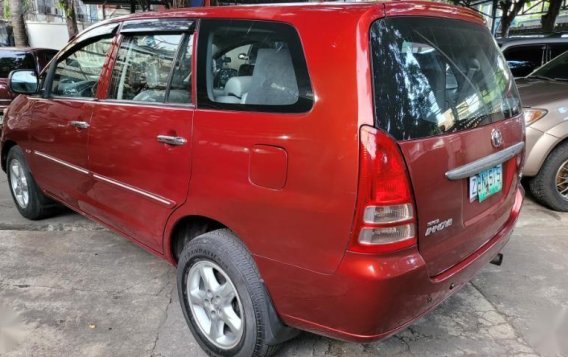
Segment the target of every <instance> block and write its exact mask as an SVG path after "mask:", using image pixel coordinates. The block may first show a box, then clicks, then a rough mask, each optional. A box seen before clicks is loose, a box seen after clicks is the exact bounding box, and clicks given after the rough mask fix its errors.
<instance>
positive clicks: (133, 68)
mask: <svg viewBox="0 0 568 357" xmlns="http://www.w3.org/2000/svg"><path fill="white" fill-rule="evenodd" d="M181 40H182V35H181V34H142V35H134V36H129V37H125V38H124V40H123V41H122V43H121V45H120V49H119V51H118V56H117V60H116V64H115V66H114V69H113V72H112V80H111V86H110V93H109V98H110V99H118V100H134V101H141V102H164V101H165V99H166V89H167V88H168V81H169V79H170V73H171V72H172V68H173V67H174V60H175V58H176V54H177V49H178V47H179V45H180V43H181ZM178 79H179V81H181V82H180V83H176V84H178V85H179V86H180V88H181V87H183V83H184V80H185V81H186V83H188V82H187V80H188V79H186V78H178ZM179 81H178V80H176V82H179ZM186 88H187V87H186Z"/></svg>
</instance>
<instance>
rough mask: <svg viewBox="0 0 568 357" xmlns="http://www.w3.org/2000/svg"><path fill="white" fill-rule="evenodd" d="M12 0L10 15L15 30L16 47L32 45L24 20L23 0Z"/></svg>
mask: <svg viewBox="0 0 568 357" xmlns="http://www.w3.org/2000/svg"><path fill="white" fill-rule="evenodd" d="M4 1H10V3H9V5H10V17H11V18H12V28H13V30H14V43H15V45H16V47H27V46H29V45H30V43H29V41H28V34H27V32H26V23H25V22H24V10H23V2H22V0H4Z"/></svg>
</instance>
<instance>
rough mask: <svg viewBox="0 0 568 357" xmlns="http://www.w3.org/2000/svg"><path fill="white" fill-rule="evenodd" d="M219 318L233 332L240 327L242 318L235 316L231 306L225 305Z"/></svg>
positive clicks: (235, 332) (236, 331)
mask: <svg viewBox="0 0 568 357" xmlns="http://www.w3.org/2000/svg"><path fill="white" fill-rule="evenodd" d="M221 319H222V320H223V322H224V323H225V324H226V325H227V327H229V329H230V330H231V332H233V333H234V334H237V333H238V331H240V329H241V327H242V320H241V318H240V317H238V316H237V314H236V313H235V310H233V307H232V306H227V307H225V308H224V309H223V310H221Z"/></svg>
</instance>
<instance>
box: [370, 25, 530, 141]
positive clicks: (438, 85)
mask: <svg viewBox="0 0 568 357" xmlns="http://www.w3.org/2000/svg"><path fill="white" fill-rule="evenodd" d="M370 41H371V47H372V67H373V74H372V75H373V83H374V91H375V93H374V97H375V117H376V124H377V126H378V127H379V128H381V129H383V130H385V131H387V132H388V133H390V134H391V135H392V136H393V137H395V138H396V139H398V140H409V139H417V138H423V137H429V136H435V135H442V134H445V133H454V132H458V131H461V130H467V129H472V128H475V127H477V126H481V125H485V124H490V123H493V122H495V121H498V120H502V119H505V118H508V117H511V116H514V115H517V114H519V113H520V100H519V96H518V92H517V89H516V87H515V85H514V82H513V77H512V75H511V73H510V72H509V69H508V68H507V63H506V62H505V60H504V58H503V57H502V56H501V54H500V52H499V50H498V49H497V45H496V43H495V41H494V40H493V38H492V37H491V35H490V33H489V31H488V30H487V29H485V28H483V27H482V26H478V25H475V24H470V23H467V22H463V21H457V20H449V19H441V18H422V17H397V18H390V19H382V20H378V21H376V22H375V23H374V24H373V25H372V27H371V36H370Z"/></svg>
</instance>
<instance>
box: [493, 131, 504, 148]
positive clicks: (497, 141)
mask: <svg viewBox="0 0 568 357" xmlns="http://www.w3.org/2000/svg"><path fill="white" fill-rule="evenodd" d="M491 144H493V147H496V148H498V147H501V145H503V134H501V131H500V130H499V129H493V130H492V131H491Z"/></svg>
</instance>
